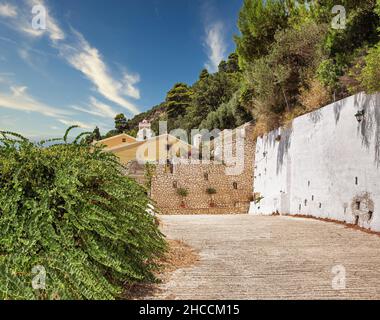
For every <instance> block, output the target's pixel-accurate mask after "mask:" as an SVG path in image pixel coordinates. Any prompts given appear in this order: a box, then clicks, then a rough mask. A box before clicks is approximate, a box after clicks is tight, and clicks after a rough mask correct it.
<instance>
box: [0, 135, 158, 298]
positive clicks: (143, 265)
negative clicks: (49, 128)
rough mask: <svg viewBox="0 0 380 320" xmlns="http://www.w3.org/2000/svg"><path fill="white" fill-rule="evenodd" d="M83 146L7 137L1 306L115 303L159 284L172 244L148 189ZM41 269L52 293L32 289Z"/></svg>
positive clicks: (1, 172)
mask: <svg viewBox="0 0 380 320" xmlns="http://www.w3.org/2000/svg"><path fill="white" fill-rule="evenodd" d="M80 139H81V137H78V138H77V139H75V141H74V142H73V143H71V144H69V143H66V141H67V134H66V135H65V138H64V139H63V141H60V142H58V144H55V145H52V146H50V147H44V146H43V144H44V143H40V144H33V143H31V142H29V141H28V140H26V139H25V138H23V137H21V136H18V135H15V134H11V133H6V132H1V133H0V279H1V280H0V299H54V298H55V299H115V298H118V297H119V296H120V294H121V293H122V288H123V284H125V283H130V282H135V281H144V280H153V279H154V276H153V274H152V271H153V270H154V268H155V267H156V266H155V264H154V263H153V260H154V259H155V258H156V257H158V256H160V255H161V254H162V253H163V251H164V249H165V242H164V240H163V237H162V235H161V233H160V232H159V231H158V229H157V227H156V225H155V221H154V217H152V216H151V215H150V214H149V213H147V211H146V210H147V208H148V205H149V204H150V203H149V202H150V200H149V199H148V197H147V195H146V191H145V189H144V188H143V187H141V186H139V185H138V184H137V183H136V182H135V181H134V180H132V179H130V178H128V177H125V176H124V175H122V174H121V167H120V165H119V163H118V161H116V159H115V157H114V156H113V155H112V154H109V153H105V152H102V150H101V149H98V148H97V147H90V146H88V145H86V144H81V143H79V142H78V141H80ZM37 266H42V267H43V268H44V269H45V271H46V287H45V289H43V288H40V289H38V290H37V289H36V288H33V287H32V285H31V281H32V279H33V277H35V276H37V275H38V274H33V273H32V270H34V268H35V267H37ZM38 270H41V269H38Z"/></svg>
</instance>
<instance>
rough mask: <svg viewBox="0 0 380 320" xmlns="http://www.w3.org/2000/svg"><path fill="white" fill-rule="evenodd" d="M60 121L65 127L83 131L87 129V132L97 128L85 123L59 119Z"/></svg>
mask: <svg viewBox="0 0 380 320" xmlns="http://www.w3.org/2000/svg"><path fill="white" fill-rule="evenodd" d="M58 121H59V122H60V123H62V124H64V125H65V126H68V127H69V126H78V127H80V128H82V129H87V130H90V129H93V128H95V126H94V125H93V124H89V123H84V122H81V121H76V120H67V119H58Z"/></svg>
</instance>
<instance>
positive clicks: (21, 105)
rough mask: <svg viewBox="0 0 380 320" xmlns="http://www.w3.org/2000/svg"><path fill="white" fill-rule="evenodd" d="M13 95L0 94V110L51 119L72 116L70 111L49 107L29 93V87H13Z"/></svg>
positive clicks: (11, 88) (11, 89)
mask: <svg viewBox="0 0 380 320" xmlns="http://www.w3.org/2000/svg"><path fill="white" fill-rule="evenodd" d="M10 91H11V93H4V92H0V108H7V109H13V110H21V111H27V112H37V113H41V114H43V115H45V116H49V117H62V116H65V115H69V114H71V113H70V112H68V111H65V110H62V109H59V108H55V107H51V106H48V105H46V104H44V103H42V102H39V101H38V100H36V99H35V98H33V97H31V96H30V95H28V93H27V87H24V86H12V87H10Z"/></svg>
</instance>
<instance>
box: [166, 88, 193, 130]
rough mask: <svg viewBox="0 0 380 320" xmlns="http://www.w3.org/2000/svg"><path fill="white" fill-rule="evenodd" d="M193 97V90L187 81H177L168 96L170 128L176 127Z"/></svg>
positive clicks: (167, 107)
mask: <svg viewBox="0 0 380 320" xmlns="http://www.w3.org/2000/svg"><path fill="white" fill-rule="evenodd" d="M191 99H192V91H191V89H190V88H189V86H188V85H187V84H185V83H176V84H175V85H174V87H173V88H172V89H171V90H170V91H169V92H168V93H167V96H166V101H165V105H166V112H167V115H168V126H169V130H170V129H173V128H174V127H175V123H176V120H178V118H179V117H182V116H183V115H184V114H185V113H186V111H187V109H188V107H189V105H190V103H191Z"/></svg>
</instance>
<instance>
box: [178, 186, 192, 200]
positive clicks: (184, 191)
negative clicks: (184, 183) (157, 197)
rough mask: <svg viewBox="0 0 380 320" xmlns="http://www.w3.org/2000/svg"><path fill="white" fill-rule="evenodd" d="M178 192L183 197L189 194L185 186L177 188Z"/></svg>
mask: <svg viewBox="0 0 380 320" xmlns="http://www.w3.org/2000/svg"><path fill="white" fill-rule="evenodd" d="M177 194H178V195H179V196H180V197H182V198H185V197H187V196H188V195H189V191H188V190H187V189H185V188H179V189H177Z"/></svg>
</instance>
